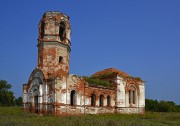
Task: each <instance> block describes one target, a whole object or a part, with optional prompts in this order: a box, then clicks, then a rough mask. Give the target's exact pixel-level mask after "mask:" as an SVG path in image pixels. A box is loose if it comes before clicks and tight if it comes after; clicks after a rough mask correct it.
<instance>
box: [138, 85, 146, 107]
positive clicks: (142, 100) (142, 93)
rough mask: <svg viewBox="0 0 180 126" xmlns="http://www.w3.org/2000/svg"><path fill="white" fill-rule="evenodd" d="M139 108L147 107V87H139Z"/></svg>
mask: <svg viewBox="0 0 180 126" xmlns="http://www.w3.org/2000/svg"><path fill="white" fill-rule="evenodd" d="M139 107H145V86H144V84H140V85H139Z"/></svg>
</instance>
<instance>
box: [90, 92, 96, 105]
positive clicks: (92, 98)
mask: <svg viewBox="0 0 180 126" xmlns="http://www.w3.org/2000/svg"><path fill="white" fill-rule="evenodd" d="M95 105H96V95H95V94H92V95H91V106H92V107H95Z"/></svg>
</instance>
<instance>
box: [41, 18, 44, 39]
mask: <svg viewBox="0 0 180 126" xmlns="http://www.w3.org/2000/svg"><path fill="white" fill-rule="evenodd" d="M43 36H44V21H43V22H42V23H41V39H43Z"/></svg>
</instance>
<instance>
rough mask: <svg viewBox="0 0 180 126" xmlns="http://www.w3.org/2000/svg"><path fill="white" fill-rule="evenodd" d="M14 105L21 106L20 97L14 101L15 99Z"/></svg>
mask: <svg viewBox="0 0 180 126" xmlns="http://www.w3.org/2000/svg"><path fill="white" fill-rule="evenodd" d="M15 104H16V105H17V106H22V97H18V98H16V99H15Z"/></svg>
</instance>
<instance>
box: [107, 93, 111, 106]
mask: <svg viewBox="0 0 180 126" xmlns="http://www.w3.org/2000/svg"><path fill="white" fill-rule="evenodd" d="M110 106H111V97H110V96H109V95H108V96H107V107H110Z"/></svg>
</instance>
